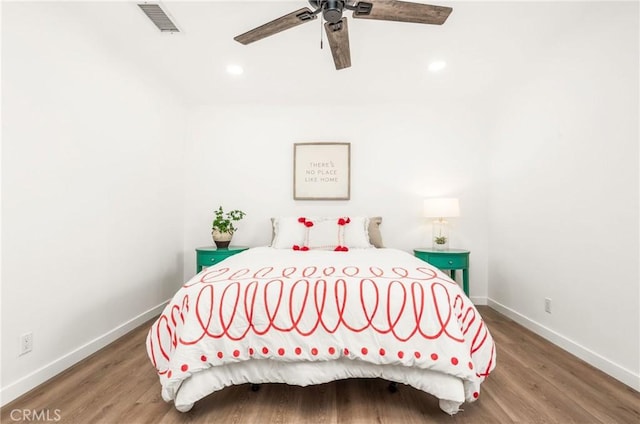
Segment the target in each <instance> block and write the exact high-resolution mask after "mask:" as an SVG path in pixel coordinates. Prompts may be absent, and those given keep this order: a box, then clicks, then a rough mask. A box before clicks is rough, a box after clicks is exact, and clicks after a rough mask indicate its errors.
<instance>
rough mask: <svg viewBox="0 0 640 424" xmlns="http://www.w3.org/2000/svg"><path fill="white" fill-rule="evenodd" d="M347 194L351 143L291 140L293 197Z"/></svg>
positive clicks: (344, 196)
mask: <svg viewBox="0 0 640 424" xmlns="http://www.w3.org/2000/svg"><path fill="white" fill-rule="evenodd" d="M350 198H351V143H294V145H293V199H294V200H349V199H350Z"/></svg>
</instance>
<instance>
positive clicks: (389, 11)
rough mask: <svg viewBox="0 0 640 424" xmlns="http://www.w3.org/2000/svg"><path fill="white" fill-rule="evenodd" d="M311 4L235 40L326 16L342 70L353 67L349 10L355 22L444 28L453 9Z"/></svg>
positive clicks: (312, 0) (386, 2)
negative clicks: (309, 6) (348, 18)
mask: <svg viewBox="0 0 640 424" xmlns="http://www.w3.org/2000/svg"><path fill="white" fill-rule="evenodd" d="M309 4H311V6H312V7H313V8H314V9H313V10H311V9H309V8H308V7H303V8H302V9H298V10H296V11H295V12H291V13H289V14H287V15H284V16H282V17H280V18H277V19H275V20H273V21H271V22H267V23H266V24H264V25H261V26H259V27H257V28H254V29H252V30H250V31H247V32H245V33H244V34H240V35H238V36H237V37H234V40H236V41H237V42H239V43H242V44H250V43H253V42H254V41H258V40H262V39H263V38H266V37H269V36H271V35H274V34H277V33H279V32H282V31H285V30H287V29H290V28H293V27H295V26H298V25H300V24H303V23H305V22H310V21H313V20H315V19H317V18H318V15H319V14H320V13H322V17H323V19H324V21H325V24H324V29H325V31H326V33H327V40H328V41H329V46H330V47H331V54H332V55H333V61H334V63H335V65H336V69H338V70H340V69H344V68H348V67H350V66H351V51H350V49H349V28H348V26H347V18H346V17H343V16H342V14H343V12H345V11H346V10H351V11H353V18H355V19H376V20H380V21H397V22H414V23H419V24H433V25H442V24H443V23H444V22H445V21H446V20H447V18H448V17H449V14H450V13H451V11H452V10H453V9H452V8H450V7H443V6H432V5H429V4H422V3H411V2H406V1H394V0H368V1H357V0H309Z"/></svg>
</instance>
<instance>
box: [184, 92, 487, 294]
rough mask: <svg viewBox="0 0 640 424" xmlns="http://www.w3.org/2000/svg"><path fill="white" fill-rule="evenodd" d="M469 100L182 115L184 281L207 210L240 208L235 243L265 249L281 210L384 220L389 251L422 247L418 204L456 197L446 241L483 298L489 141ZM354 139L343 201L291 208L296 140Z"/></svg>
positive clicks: (425, 237) (424, 234)
mask: <svg viewBox="0 0 640 424" xmlns="http://www.w3.org/2000/svg"><path fill="white" fill-rule="evenodd" d="M478 109H479V108H478V107H476V106H475V105H473V103H468V104H466V105H460V104H459V103H457V102H448V101H447V100H446V99H431V100H430V101H425V103H424V104H421V105H409V104H404V105H398V104H383V105H361V106H357V107H356V106H335V105H317V106H307V105H292V106H280V105H278V106H267V105H264V106H262V105H234V106H214V105H212V106H205V107H201V108H198V109H196V110H194V111H193V112H192V113H190V119H189V124H188V127H189V134H188V136H187V144H188V147H187V163H188V167H187V175H186V184H187V190H186V202H185V205H186V210H185V232H186V236H185V251H184V257H185V278H189V277H191V276H192V275H193V274H194V271H195V252H194V249H195V248H196V247H198V246H207V245H211V244H212V241H211V236H210V228H211V220H212V219H213V210H214V209H215V208H217V207H218V205H222V206H223V207H224V208H225V209H236V208H239V209H242V210H244V211H245V212H247V213H248V215H247V217H246V218H245V220H243V221H242V222H240V230H239V231H238V232H237V233H236V235H235V236H234V241H233V243H234V244H241V245H242V244H244V245H248V246H259V245H263V246H264V245H268V244H269V243H270V237H271V228H270V221H269V218H270V217H272V216H283V215H284V216H287V215H312V214H314V215H335V214H349V215H368V216H376V215H381V216H382V217H383V224H382V227H381V229H382V235H383V240H384V242H385V245H386V246H387V247H394V248H399V249H404V250H407V251H411V250H412V249H413V248H415V247H420V246H427V245H430V242H429V239H430V229H429V228H427V226H426V225H427V220H426V219H425V218H422V216H421V215H422V201H423V199H424V198H425V197H430V196H457V197H459V198H460V203H461V213H462V216H461V217H460V218H458V219H456V220H455V222H454V223H453V224H454V225H455V227H454V229H453V232H452V246H453V247H460V248H462V247H464V248H468V249H470V250H471V269H470V286H471V295H472V297H474V298H476V299H477V300H478V301H481V302H482V301H485V299H486V294H487V276H486V272H487V271H486V261H487V246H486V240H487V232H486V231H487V230H486V229H487V215H486V210H487V198H486V161H487V158H486V140H485V138H484V137H483V136H482V134H486V131H487V129H486V127H485V126H484V123H483V122H484V120H485V119H484V117H483V116H482V114H479V113H478ZM313 141H319V142H320V141H341V142H349V143H351V200H349V201H294V200H293V144H294V143H296V142H313Z"/></svg>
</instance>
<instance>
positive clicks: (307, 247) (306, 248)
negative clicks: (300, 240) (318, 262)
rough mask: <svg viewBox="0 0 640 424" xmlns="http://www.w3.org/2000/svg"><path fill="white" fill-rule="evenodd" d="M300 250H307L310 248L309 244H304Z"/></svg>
mask: <svg viewBox="0 0 640 424" xmlns="http://www.w3.org/2000/svg"><path fill="white" fill-rule="evenodd" d="M300 250H302V251H303V252H306V251H308V250H309V246H302V247H301V248H300Z"/></svg>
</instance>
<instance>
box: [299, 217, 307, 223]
mask: <svg viewBox="0 0 640 424" xmlns="http://www.w3.org/2000/svg"><path fill="white" fill-rule="evenodd" d="M306 220H307V218H305V217H303V216H301V217H300V218H298V222H299V223H301V224H304V223H305V221H306Z"/></svg>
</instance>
